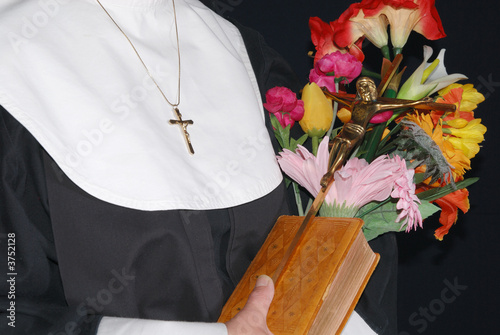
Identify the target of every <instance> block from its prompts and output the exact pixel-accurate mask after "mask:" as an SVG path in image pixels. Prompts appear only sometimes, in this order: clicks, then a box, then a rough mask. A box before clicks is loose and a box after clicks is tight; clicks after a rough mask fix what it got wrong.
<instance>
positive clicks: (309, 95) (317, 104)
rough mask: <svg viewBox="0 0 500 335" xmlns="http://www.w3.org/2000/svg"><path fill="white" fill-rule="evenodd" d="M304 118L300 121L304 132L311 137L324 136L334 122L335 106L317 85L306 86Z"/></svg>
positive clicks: (303, 93) (303, 97) (303, 96)
mask: <svg viewBox="0 0 500 335" xmlns="http://www.w3.org/2000/svg"><path fill="white" fill-rule="evenodd" d="M302 101H304V117H303V118H302V120H300V121H299V124H300V126H301V127H302V130H303V131H304V132H305V133H306V134H308V135H309V136H311V137H320V136H323V135H324V134H325V133H326V132H327V130H328V129H329V128H330V125H331V123H332V121H333V106H332V102H331V100H329V99H328V98H327V97H326V96H325V94H324V93H323V91H322V90H321V88H319V86H318V85H317V84H316V83H310V84H307V85H306V86H304V89H303V90H302Z"/></svg>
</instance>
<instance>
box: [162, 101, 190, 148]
mask: <svg viewBox="0 0 500 335" xmlns="http://www.w3.org/2000/svg"><path fill="white" fill-rule="evenodd" d="M173 111H174V113H175V116H176V117H177V120H168V123H170V124H177V125H179V126H181V131H182V132H183V134H184V139H185V140H186V144H187V146H188V151H189V153H190V154H191V155H194V149H193V146H192V145H191V139H190V138H189V133H188V131H187V126H188V125H190V124H193V123H194V122H193V120H183V119H182V114H181V112H179V109H178V108H177V107H173Z"/></svg>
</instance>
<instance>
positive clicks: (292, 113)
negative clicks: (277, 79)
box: [264, 86, 304, 128]
mask: <svg viewBox="0 0 500 335" xmlns="http://www.w3.org/2000/svg"><path fill="white" fill-rule="evenodd" d="M264 107H265V108H266V109H267V110H268V112H269V113H271V114H274V115H275V116H276V118H277V119H278V121H279V123H280V124H281V126H282V127H283V128H286V126H288V125H290V127H292V126H293V124H294V123H295V121H300V120H301V119H302V117H303V116H304V102H303V101H302V100H299V99H297V95H296V94H295V93H293V92H292V91H291V90H290V89H288V88H286V87H279V86H277V87H273V88H271V89H270V90H268V91H267V92H266V102H265V103H264Z"/></svg>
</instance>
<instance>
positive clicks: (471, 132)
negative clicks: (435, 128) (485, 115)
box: [443, 119, 486, 159]
mask: <svg viewBox="0 0 500 335" xmlns="http://www.w3.org/2000/svg"><path fill="white" fill-rule="evenodd" d="M448 125H450V124H449V122H448ZM443 132H444V133H445V134H450V135H452V136H447V137H446V138H445V140H447V141H448V142H450V143H451V144H452V145H453V147H454V148H455V149H458V150H461V151H463V153H464V154H465V155H466V156H467V158H469V159H471V158H473V157H474V156H475V155H476V154H477V153H478V152H479V143H481V142H482V141H484V133H486V127H485V126H484V125H483V124H481V119H473V120H471V121H469V123H468V124H467V125H466V126H465V127H462V128H444V129H443Z"/></svg>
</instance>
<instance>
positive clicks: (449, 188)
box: [417, 177, 479, 201]
mask: <svg viewBox="0 0 500 335" xmlns="http://www.w3.org/2000/svg"><path fill="white" fill-rule="evenodd" d="M478 180H479V178H478V177H475V178H468V179H464V180H462V181H459V182H458V183H455V184H448V185H445V186H443V187H436V188H432V189H430V190H427V191H424V192H421V193H419V194H417V196H418V198H419V199H420V200H426V201H434V200H436V199H439V198H442V197H444V196H445V195H448V194H450V193H453V192H455V191H457V190H460V189H462V188H466V187H469V186H470V185H472V184H474V183H475V182H476V181H478Z"/></svg>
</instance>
